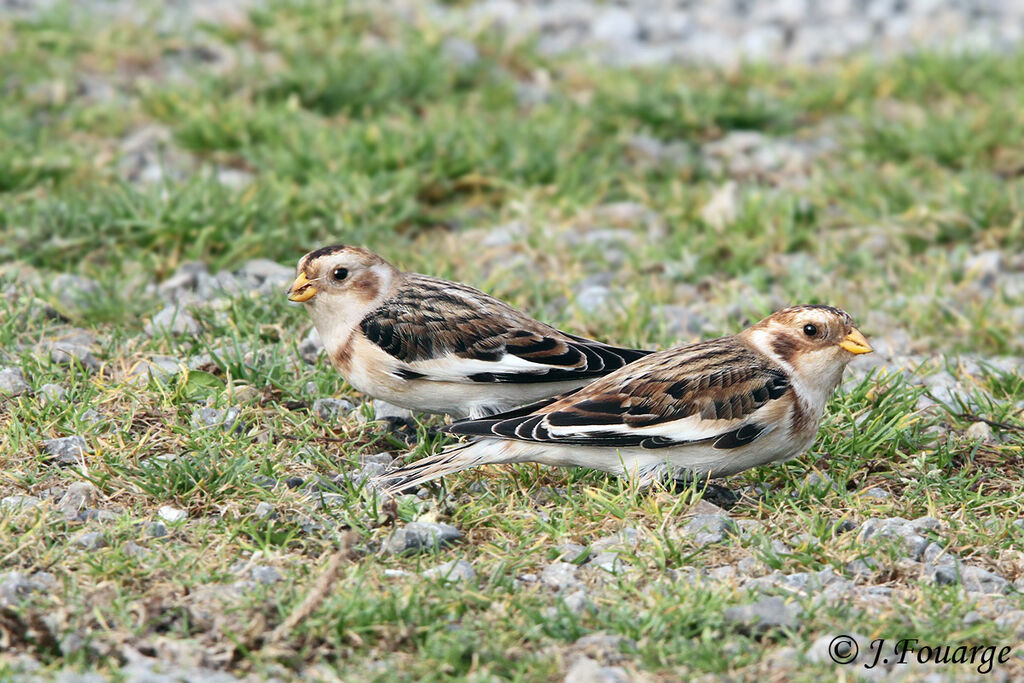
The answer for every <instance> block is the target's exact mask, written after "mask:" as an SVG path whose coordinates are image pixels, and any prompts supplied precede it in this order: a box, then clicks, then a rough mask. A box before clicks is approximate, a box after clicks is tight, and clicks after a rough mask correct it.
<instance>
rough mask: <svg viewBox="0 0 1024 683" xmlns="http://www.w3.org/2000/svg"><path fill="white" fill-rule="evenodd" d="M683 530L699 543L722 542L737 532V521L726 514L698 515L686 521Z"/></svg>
mask: <svg viewBox="0 0 1024 683" xmlns="http://www.w3.org/2000/svg"><path fill="white" fill-rule="evenodd" d="M683 532H684V533H685V534H686V535H688V536H691V537H692V538H693V542H694V543H696V544H697V545H707V544H708V543H721V542H722V541H724V540H725V539H726V537H727V536H729V535H730V534H733V533H735V532H736V522H734V521H733V520H732V519H730V518H729V517H727V516H726V515H696V516H695V517H693V518H692V519H690V521H689V522H687V523H686V526H685V527H683Z"/></svg>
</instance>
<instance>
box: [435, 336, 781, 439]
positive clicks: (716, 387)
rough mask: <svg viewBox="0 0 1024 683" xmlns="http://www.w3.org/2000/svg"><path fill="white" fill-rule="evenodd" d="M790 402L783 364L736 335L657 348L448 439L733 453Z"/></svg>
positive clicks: (462, 427)
mask: <svg viewBox="0 0 1024 683" xmlns="http://www.w3.org/2000/svg"><path fill="white" fill-rule="evenodd" d="M787 400H792V395H791V390H790V384H789V379H788V377H787V375H786V373H785V372H784V371H783V370H782V368H781V367H779V366H777V365H776V364H774V363H773V362H772V361H771V360H769V359H767V358H765V357H764V356H762V355H760V354H757V353H755V352H754V351H752V350H750V349H749V348H747V347H746V346H745V345H744V344H743V343H742V342H740V341H738V340H737V339H735V338H727V339H721V340H714V341H711V342H706V343H702V344H695V345H692V346H688V347H684V348H682V349H674V350H670V351H662V352H659V353H656V354H652V355H650V356H647V357H646V358H643V359H640V360H637V361H636V362H634V363H632V364H631V365H628V366H626V367H624V368H622V369H620V370H617V371H615V372H613V373H611V374H610V375H607V376H605V377H603V378H601V379H598V380H595V381H594V382H593V383H591V384H589V385H587V386H585V387H583V388H582V389H580V390H578V391H575V392H573V393H572V394H569V395H563V396H561V397H557V398H554V399H549V400H546V401H541V402H539V403H535V404H533V405H531V406H527V407H524V408H520V409H517V410H515V411H511V412H508V413H503V414H499V415H495V416H492V417H489V418H487V419H482V420H467V421H462V422H457V423H455V424H453V425H451V426H450V427H449V428H448V431H450V432H451V433H453V434H466V435H473V436H491V437H503V438H507V439H517V440H520V441H532V442H538V443H550V444H560V445H578V446H603V447H613V448H635V447H639V448H645V449H656V448H666V447H671V446H678V445H682V444H687V443H695V442H707V443H711V444H712V445H713V446H714V447H715V448H720V449H729V448H738V447H740V446H744V445H746V444H749V443H752V442H753V441H755V440H757V439H758V438H759V437H761V436H763V435H764V434H766V433H768V432H769V431H770V430H771V429H773V428H774V424H775V421H774V420H771V419H768V414H767V413H768V411H769V410H770V408H766V407H767V406H769V405H770V404H773V403H776V402H780V401H787Z"/></svg>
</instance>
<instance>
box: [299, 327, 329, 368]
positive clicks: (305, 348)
mask: <svg viewBox="0 0 1024 683" xmlns="http://www.w3.org/2000/svg"><path fill="white" fill-rule="evenodd" d="M323 352H324V342H323V340H321V339H320V333H319V332H317V330H316V328H315V327H313V328H310V330H309V334H307V335H306V336H305V337H303V338H302V341H301V342H300V343H299V355H300V356H302V360H303V361H305V362H306V363H308V364H309V365H315V364H316V359H317V358H318V357H319V356H320V354H322V353H323Z"/></svg>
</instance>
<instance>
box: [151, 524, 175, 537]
mask: <svg viewBox="0 0 1024 683" xmlns="http://www.w3.org/2000/svg"><path fill="white" fill-rule="evenodd" d="M168 533H170V532H168V531H167V525H166V524H164V523H163V522H150V523H149V524H147V525H146V535H147V536H149V537H150V538H165V537H166V536H167V534H168Z"/></svg>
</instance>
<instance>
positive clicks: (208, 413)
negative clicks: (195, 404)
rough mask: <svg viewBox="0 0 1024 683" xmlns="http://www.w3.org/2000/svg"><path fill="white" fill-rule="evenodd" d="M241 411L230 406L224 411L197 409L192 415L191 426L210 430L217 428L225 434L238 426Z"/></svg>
mask: <svg viewBox="0 0 1024 683" xmlns="http://www.w3.org/2000/svg"><path fill="white" fill-rule="evenodd" d="M240 414H241V411H240V410H239V409H238V408H235V407H234V406H232V407H231V408H227V409H226V410H218V409H217V408H197V409H196V410H195V411H194V412H193V413H192V426H193V427H198V428H200V429H212V428H215V427H219V428H220V429H222V430H223V431H225V432H230V431H232V429H234V428H235V426H236V425H238V426H239V427H241V425H240V424H238V416H239V415H240Z"/></svg>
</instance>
